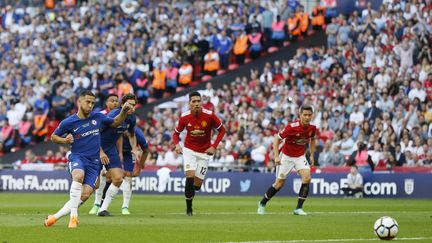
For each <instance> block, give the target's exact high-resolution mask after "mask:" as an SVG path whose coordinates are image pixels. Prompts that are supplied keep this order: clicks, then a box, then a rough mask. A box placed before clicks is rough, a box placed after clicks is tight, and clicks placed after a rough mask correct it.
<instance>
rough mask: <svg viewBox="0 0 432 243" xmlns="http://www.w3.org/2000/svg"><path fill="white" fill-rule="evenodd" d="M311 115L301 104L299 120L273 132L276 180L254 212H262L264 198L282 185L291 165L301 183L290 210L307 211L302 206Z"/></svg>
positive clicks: (311, 132)
mask: <svg viewBox="0 0 432 243" xmlns="http://www.w3.org/2000/svg"><path fill="white" fill-rule="evenodd" d="M312 116H313V109H312V107H311V106H302V107H301V108H300V120H297V121H295V122H293V123H291V124H288V125H287V126H286V127H285V128H284V129H283V130H282V131H280V132H279V133H278V134H277V135H275V138H274V141H273V152H274V160H275V164H276V165H278V167H277V169H276V181H275V183H274V184H273V185H272V186H271V187H270V188H269V189H268V190H267V192H266V193H265V194H264V197H263V198H262V200H261V201H260V202H259V203H258V210H257V213H258V214H265V206H266V204H267V202H268V201H269V200H270V199H271V198H272V197H273V196H274V195H275V194H276V193H277V192H278V191H279V190H280V189H281V188H282V187H283V185H284V184H285V179H286V177H287V175H288V174H289V173H290V172H291V170H292V169H293V168H295V169H296V171H297V172H298V173H299V174H300V177H301V180H302V185H301V187H300V191H299V196H298V202H297V208H296V209H295V210H294V214H295V215H307V213H305V212H304V211H303V209H302V207H303V203H304V201H305V200H306V198H307V196H308V192H309V183H310V181H311V176H310V167H309V163H308V162H307V160H306V157H305V150H306V145H307V144H308V143H309V141H310V154H311V155H310V158H309V159H310V160H309V161H310V163H311V165H312V166H313V165H314V158H313V154H314V152H315V134H316V127H315V126H314V125H311V124H310V121H311V119H312ZM281 139H285V143H284V145H283V147H282V156H279V143H280V140H281Z"/></svg>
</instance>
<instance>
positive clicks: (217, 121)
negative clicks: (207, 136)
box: [211, 113, 222, 130]
mask: <svg viewBox="0 0 432 243" xmlns="http://www.w3.org/2000/svg"><path fill="white" fill-rule="evenodd" d="M211 117H212V122H213V127H214V128H216V129H217V130H219V128H221V127H222V122H221V120H220V119H219V117H217V116H216V114H215V113H213V114H212V116H211Z"/></svg>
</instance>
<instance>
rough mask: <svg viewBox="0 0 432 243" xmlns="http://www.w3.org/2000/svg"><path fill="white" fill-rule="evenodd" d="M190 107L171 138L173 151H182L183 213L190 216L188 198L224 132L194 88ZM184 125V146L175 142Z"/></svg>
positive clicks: (193, 193)
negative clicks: (216, 133) (183, 174)
mask: <svg viewBox="0 0 432 243" xmlns="http://www.w3.org/2000/svg"><path fill="white" fill-rule="evenodd" d="M189 108H190V110H189V111H187V112H185V113H183V114H182V115H181V117H180V119H179V121H178V125H177V127H176V128H175V130H174V134H173V141H174V144H175V145H176V147H175V151H176V153H177V154H183V161H184V163H183V165H184V171H185V174H186V186H185V197H186V214H187V215H188V216H192V215H193V214H192V200H193V198H194V196H195V190H196V191H199V190H200V189H201V185H202V183H203V180H204V177H205V175H206V172H207V166H208V162H209V160H210V157H211V156H213V155H214V154H215V151H216V148H217V146H218V144H219V142H220V141H221V140H222V138H223V136H224V135H225V128H224V126H223V125H222V123H221V121H220V120H219V118H218V117H217V116H216V115H215V114H214V113H213V112H212V111H209V110H206V109H203V108H202V103H201V95H200V93H198V92H192V93H190V94H189ZM184 129H186V131H187V134H186V139H185V141H184V148H182V147H181V146H180V145H179V135H180V133H181V132H182V131H183V130H184ZM213 129H216V130H217V131H218V135H217V137H216V140H215V141H214V142H213V144H212V143H211V138H212V132H213Z"/></svg>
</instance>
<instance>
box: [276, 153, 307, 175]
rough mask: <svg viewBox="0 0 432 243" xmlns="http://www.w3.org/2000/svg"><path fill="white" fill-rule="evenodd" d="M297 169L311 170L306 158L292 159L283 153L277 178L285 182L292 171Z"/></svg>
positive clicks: (277, 170)
mask: <svg viewBox="0 0 432 243" xmlns="http://www.w3.org/2000/svg"><path fill="white" fill-rule="evenodd" d="M293 168H295V169H296V170H297V171H299V170H304V169H306V170H310V166H309V163H308V161H307V160H306V157H305V156H304V155H303V156H300V157H290V156H287V155H285V154H283V153H282V155H281V164H280V165H279V166H278V167H277V168H276V178H278V179H282V180H285V179H286V177H287V176H288V174H289V173H290V172H291V170H292V169H293Z"/></svg>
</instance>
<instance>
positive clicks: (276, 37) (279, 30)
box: [271, 13, 295, 47]
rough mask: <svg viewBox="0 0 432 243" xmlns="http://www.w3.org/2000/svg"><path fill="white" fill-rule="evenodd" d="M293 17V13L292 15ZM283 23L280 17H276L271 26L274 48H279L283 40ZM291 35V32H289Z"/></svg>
mask: <svg viewBox="0 0 432 243" xmlns="http://www.w3.org/2000/svg"><path fill="white" fill-rule="evenodd" d="M292 14H293V16H295V14H294V13H292ZM284 28H285V22H284V21H283V20H281V17H280V16H279V15H278V16H276V21H275V22H273V24H272V38H271V39H272V43H273V45H274V46H277V47H281V46H282V45H283V42H284V40H285V30H284ZM290 33H291V32H290Z"/></svg>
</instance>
